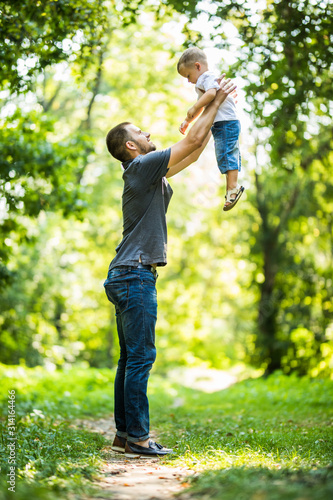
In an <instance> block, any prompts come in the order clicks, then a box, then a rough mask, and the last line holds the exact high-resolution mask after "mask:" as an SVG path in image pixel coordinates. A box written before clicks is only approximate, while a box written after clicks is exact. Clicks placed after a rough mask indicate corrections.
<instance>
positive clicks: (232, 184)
mask: <svg viewBox="0 0 333 500" xmlns="http://www.w3.org/2000/svg"><path fill="white" fill-rule="evenodd" d="M237 181H238V170H228V172H227V191H229V190H230V189H234V188H236V187H237Z"/></svg>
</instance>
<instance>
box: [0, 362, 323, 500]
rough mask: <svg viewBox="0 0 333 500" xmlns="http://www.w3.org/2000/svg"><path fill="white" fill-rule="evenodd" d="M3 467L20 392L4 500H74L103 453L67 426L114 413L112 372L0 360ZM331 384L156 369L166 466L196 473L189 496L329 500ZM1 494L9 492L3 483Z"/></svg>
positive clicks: (99, 441)
mask: <svg viewBox="0 0 333 500" xmlns="http://www.w3.org/2000/svg"><path fill="white" fill-rule="evenodd" d="M0 378H1V380H2V382H1V395H2V396H1V405H2V410H1V414H2V415H3V416H4V417H3V418H2V420H1V424H2V428H3V433H2V439H1V446H2V450H1V457H2V472H3V473H6V470H7V468H8V463H7V461H6V456H7V453H6V445H7V434H6V433H7V428H6V426H7V418H6V413H7V394H8V392H7V391H8V390H10V389H15V390H16V414H17V426H18V429H17V436H18V446H17V488H16V493H15V494H11V493H10V492H9V493H7V494H6V493H0V500H4V499H7V498H13V495H15V499H16V500H21V499H22V500H23V499H26V498H29V497H30V498H34V499H38V500H39V499H40V500H44V499H45V500H53V498H56V497H58V498H59V494H60V493H61V498H63V499H65V498H71V499H73V498H80V495H81V494H82V493H83V492H85V493H87V491H90V494H91V495H93V494H94V492H93V489H92V488H91V489H90V485H91V480H92V478H94V476H95V474H96V473H97V471H98V468H99V467H100V466H101V464H102V463H103V460H104V459H105V452H104V451H103V448H105V446H106V445H110V443H107V442H106V441H105V439H104V438H103V437H102V436H101V435H99V434H95V433H88V432H85V431H83V430H81V429H75V428H74V427H72V426H71V424H72V422H73V420H74V419H75V418H79V417H91V418H95V417H99V416H102V415H110V414H111V412H112V411H113V379H114V372H112V371H110V370H96V369H90V370H83V369H72V370H70V371H67V372H53V373H52V372H51V373H50V372H47V371H45V370H44V369H41V368H35V369H26V368H22V367H11V368H8V367H4V366H1V365H0ZM332 401H333V382H332V381H329V380H320V379H312V380H310V379H306V378H302V379H298V378H296V377H286V376H283V375H280V374H276V375H274V376H271V377H269V378H268V379H253V380H246V381H243V382H239V383H238V384H235V385H234V386H232V387H230V388H229V389H226V390H224V391H220V392H218V393H214V394H206V393H203V392H201V391H196V390H191V389H188V388H185V387H182V386H181V385H179V384H175V383H171V382H169V381H168V379H167V378H162V377H160V376H159V375H158V374H156V373H155V374H153V376H152V377H151V382H150V408H151V424H152V428H154V430H156V431H157V432H158V435H159V441H160V442H162V443H165V444H166V445H167V446H172V447H174V448H175V454H174V455H173V456H172V458H170V459H168V460H167V461H166V464H168V465H170V466H172V465H177V466H179V465H181V466H186V467H189V468H191V469H194V470H196V471H198V474H197V475H196V476H195V477H194V478H193V479H192V480H191V487H190V489H189V490H186V493H187V494H188V493H190V494H191V495H192V496H193V498H196V497H197V498H207V499H219V498H221V499H223V500H250V499H251V500H266V499H267V500H284V499H286V500H326V499H327V500H328V499H330V500H331V498H333V466H332V462H333V460H332V455H333V404H332ZM0 490H1V491H3V492H5V491H6V490H7V486H6V484H5V483H4V482H3V483H2V488H0Z"/></svg>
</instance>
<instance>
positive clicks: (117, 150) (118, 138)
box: [106, 122, 132, 162]
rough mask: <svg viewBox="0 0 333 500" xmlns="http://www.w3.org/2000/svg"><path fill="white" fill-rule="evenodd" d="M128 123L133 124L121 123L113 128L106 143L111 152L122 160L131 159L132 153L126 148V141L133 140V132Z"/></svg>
mask: <svg viewBox="0 0 333 500" xmlns="http://www.w3.org/2000/svg"><path fill="white" fill-rule="evenodd" d="M127 125H131V123H130V122H123V123H119V125H117V126H116V127H114V128H112V129H111V130H110V131H109V132H108V135H107V136H106V145H107V148H108V150H109V153H110V154H111V155H112V156H113V157H114V158H116V159H117V160H119V161H121V162H124V161H127V160H130V159H131V155H130V153H129V151H128V149H127V148H126V142H127V141H130V140H132V137H131V134H130V133H129V132H128V130H127V128H126V127H127Z"/></svg>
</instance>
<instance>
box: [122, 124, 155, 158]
mask: <svg viewBox="0 0 333 500" xmlns="http://www.w3.org/2000/svg"><path fill="white" fill-rule="evenodd" d="M127 130H128V132H129V134H130V136H131V139H130V140H132V141H133V142H134V143H135V145H136V146H137V148H138V151H139V153H140V154H142V155H145V154H147V153H149V152H150V151H156V146H155V144H154V143H153V142H151V140H150V134H149V132H142V130H141V129H139V128H138V127H136V126H135V125H132V124H131V125H127Z"/></svg>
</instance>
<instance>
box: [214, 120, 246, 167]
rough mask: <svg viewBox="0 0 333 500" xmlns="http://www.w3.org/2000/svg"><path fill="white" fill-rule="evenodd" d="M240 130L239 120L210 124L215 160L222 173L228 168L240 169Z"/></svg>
mask: <svg viewBox="0 0 333 500" xmlns="http://www.w3.org/2000/svg"><path fill="white" fill-rule="evenodd" d="M240 130H241V125H240V121H239V120H228V121H220V122H215V123H214V124H213V126H212V134H213V137H214V141H215V154H216V161H217V165H218V167H219V169H220V171H221V173H222V174H226V173H227V172H228V170H238V171H239V172H240V170H241V164H242V162H241V155H240V150H239V134H240Z"/></svg>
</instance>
